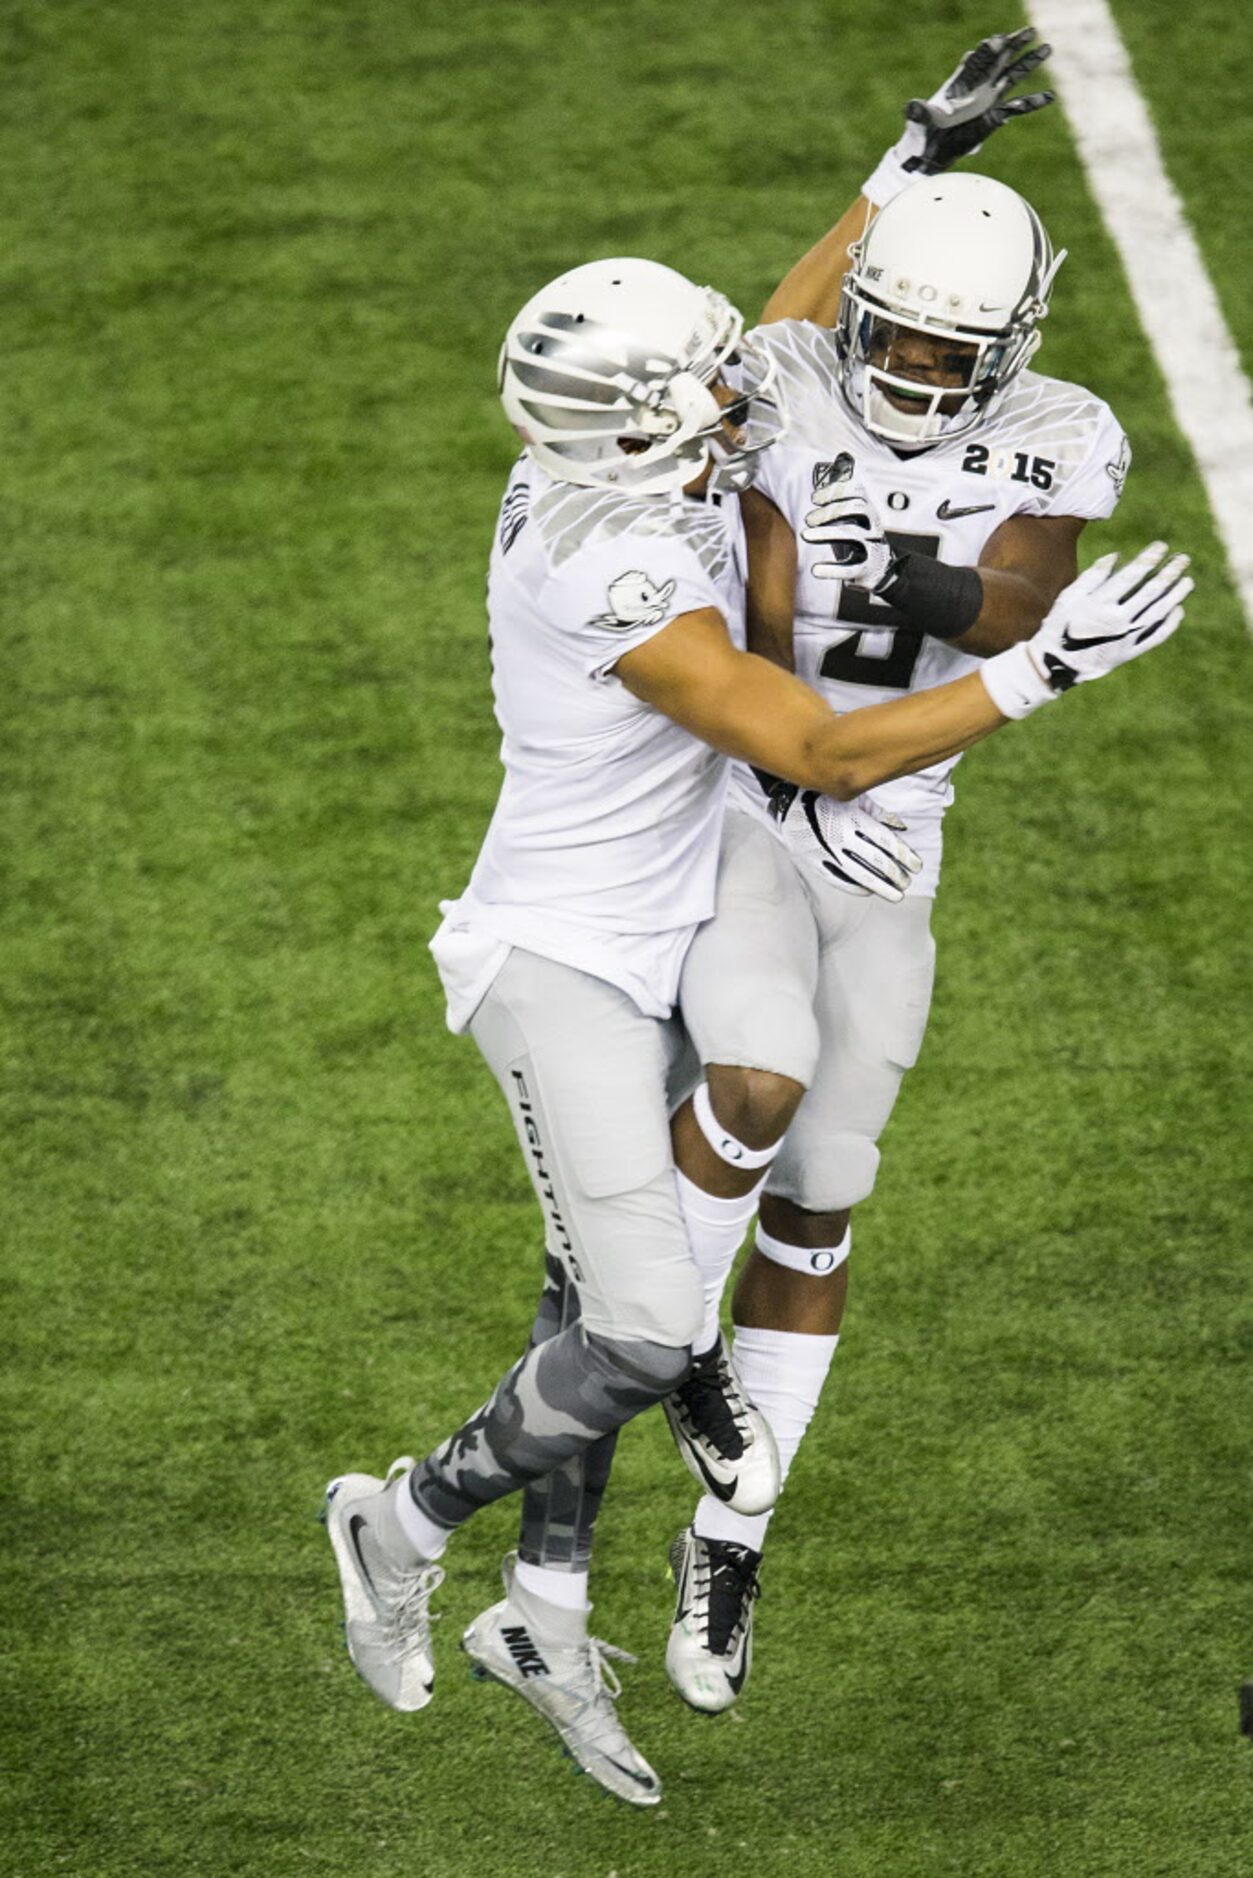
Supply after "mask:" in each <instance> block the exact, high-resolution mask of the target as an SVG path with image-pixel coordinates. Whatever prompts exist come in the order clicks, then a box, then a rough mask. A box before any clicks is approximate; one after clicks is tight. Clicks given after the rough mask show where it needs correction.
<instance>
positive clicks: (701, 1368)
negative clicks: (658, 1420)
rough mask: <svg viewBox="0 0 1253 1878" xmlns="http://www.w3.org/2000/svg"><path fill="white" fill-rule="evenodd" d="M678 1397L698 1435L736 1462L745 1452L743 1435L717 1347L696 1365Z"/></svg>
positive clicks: (733, 1391) (735, 1398) (735, 1394)
mask: <svg viewBox="0 0 1253 1878" xmlns="http://www.w3.org/2000/svg"><path fill="white" fill-rule="evenodd" d="M678 1395H679V1399H680V1401H681V1402H682V1403H683V1406H684V1408H685V1409H686V1410H687V1413H688V1415H689V1417H690V1418H691V1421H692V1424H693V1426H694V1427H695V1428H696V1429H697V1430H698V1432H699V1433H700V1434H702V1435H704V1436H705V1437H706V1439H707V1440H709V1441H711V1442H712V1443H713V1445H714V1446H715V1447H716V1448H717V1450H718V1452H719V1454H724V1455H725V1456H726V1458H727V1459H728V1460H729V1461H738V1460H739V1458H740V1456H741V1454H743V1452H744V1433H743V1430H742V1429H741V1427H740V1424H739V1420H738V1418H737V1416H738V1411H739V1401H738V1391H737V1390H736V1389H735V1387H734V1384H733V1383H732V1381H731V1377H730V1375H729V1373H728V1370H727V1366H726V1363H725V1362H724V1361H723V1358H722V1346H721V1345H720V1344H719V1345H718V1346H717V1347H716V1348H715V1350H714V1351H713V1353H712V1354H711V1355H709V1356H707V1357H703V1358H702V1359H701V1360H700V1362H698V1363H697V1364H696V1365H695V1367H694V1368H693V1370H692V1373H691V1375H690V1376H689V1377H688V1379H687V1381H686V1382H685V1383H684V1384H683V1385H682V1387H681V1388H680V1389H679V1391H678Z"/></svg>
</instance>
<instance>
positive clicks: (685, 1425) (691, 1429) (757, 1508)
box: [662, 1335, 782, 1513]
mask: <svg viewBox="0 0 1253 1878" xmlns="http://www.w3.org/2000/svg"><path fill="white" fill-rule="evenodd" d="M662 1407H663V1408H664V1409H665V1411H666V1420H667V1421H668V1422H669V1424H670V1432H671V1434H672V1435H673V1436H674V1440H675V1445H676V1446H677V1448H678V1450H679V1453H680V1454H681V1455H682V1456H683V1460H684V1462H685V1464H686V1466H687V1468H688V1471H689V1472H690V1473H691V1474H692V1475H693V1477H694V1478H695V1479H696V1480H698V1481H699V1482H700V1484H701V1486H702V1487H704V1488H705V1490H706V1491H707V1492H708V1493H712V1494H713V1495H714V1497H715V1499H718V1500H721V1501H722V1503H723V1505H724V1506H729V1507H730V1508H731V1509H732V1511H733V1512H736V1513H768V1512H769V1510H770V1508H771V1507H772V1506H773V1505H774V1503H775V1501H776V1500H777V1499H778V1497H779V1489H780V1486H781V1485H782V1480H781V1478H780V1473H779V1451H778V1449H777V1448H776V1447H775V1444H774V1436H773V1435H772V1434H771V1432H770V1424H769V1422H768V1421H767V1420H766V1418H765V1416H764V1415H763V1414H762V1413H761V1411H760V1409H757V1408H754V1406H753V1404H752V1403H751V1402H750V1401H749V1399H748V1397H747V1396H746V1395H745V1393H744V1388H743V1385H742V1384H741V1382H740V1379H739V1377H738V1376H737V1375H736V1372H735V1365H734V1363H733V1362H732V1360H731V1352H730V1350H729V1349H728V1347H727V1340H726V1338H725V1337H724V1336H722V1335H719V1337H718V1341H717V1343H716V1344H715V1345H714V1347H713V1349H712V1350H711V1351H709V1353H708V1355H706V1356H702V1357H700V1358H698V1360H697V1361H696V1362H695V1363H694V1364H693V1365H692V1370H691V1374H690V1375H689V1376H688V1379H687V1381H686V1382H685V1383H683V1384H681V1386H680V1387H679V1388H678V1389H676V1390H675V1391H674V1392H673V1394H672V1395H668V1396H667V1397H666V1399H665V1401H664V1402H663V1403H662Z"/></svg>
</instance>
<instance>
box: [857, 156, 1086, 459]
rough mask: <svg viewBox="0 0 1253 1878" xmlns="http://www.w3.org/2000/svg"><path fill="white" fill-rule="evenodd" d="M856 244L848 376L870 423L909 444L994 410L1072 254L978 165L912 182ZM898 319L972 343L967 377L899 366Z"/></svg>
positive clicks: (913, 329)
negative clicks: (951, 378)
mask: <svg viewBox="0 0 1253 1878" xmlns="http://www.w3.org/2000/svg"><path fill="white" fill-rule="evenodd" d="M850 253H851V256H852V261H851V265H850V267H849V271H848V273H847V274H846V276H845V278H844V289H843V294H842V296H841V299H840V310H839V314H838V317H837V321H836V345H837V349H838V353H839V367H838V376H839V380H840V386H841V389H842V391H843V393H844V396H845V398H846V399H847V401H848V403H849V404H850V405H851V407H852V409H853V410H854V412H855V413H856V415H857V416H858V417H859V418H860V419H861V421H862V423H863V424H864V425H865V426H866V428H867V430H870V431H873V432H874V434H875V436H876V437H882V438H884V439H885V440H886V441H887V442H888V443H890V444H892V445H893V446H894V447H895V448H896V449H898V450H900V449H911V448H912V449H925V448H926V447H927V446H928V445H930V444H934V443H939V442H941V441H942V440H944V439H947V438H950V437H960V436H962V435H963V434H964V433H965V432H966V431H969V430H973V429H974V428H975V426H976V425H977V424H980V423H982V422H983V420H984V418H985V417H987V415H988V413H989V411H990V410H991V408H992V406H993V404H994V402H995V400H996V399H997V397H998V396H999V395H1000V393H1001V392H1003V391H1004V389H1005V387H1006V386H1007V385H1008V384H1009V383H1010V382H1011V380H1012V379H1014V378H1015V377H1016V376H1017V374H1018V373H1019V372H1020V371H1021V370H1022V368H1023V366H1024V365H1025V364H1026V363H1027V360H1028V359H1029V358H1031V356H1032V354H1033V353H1034V352H1035V350H1036V347H1037V346H1038V345H1039V343H1040V334H1039V332H1038V331H1037V330H1036V327H1037V324H1038V322H1039V321H1040V320H1042V319H1043V318H1044V315H1045V314H1046V313H1047V312H1048V299H1049V293H1050V290H1051V289H1052V285H1053V281H1054V278H1055V276H1056V274H1057V270H1058V268H1059V267H1060V266H1061V264H1062V262H1063V261H1064V260H1065V258H1066V253H1065V250H1064V249H1063V250H1062V252H1061V253H1060V254H1059V255H1057V257H1056V258H1054V255H1053V249H1052V244H1051V243H1050V241H1049V238H1048V235H1047V234H1046V233H1045V230H1044V224H1043V223H1042V222H1041V220H1040V218H1039V216H1038V215H1037V214H1036V212H1035V210H1034V209H1033V208H1032V207H1031V206H1030V204H1029V203H1026V202H1024V201H1023V199H1022V197H1021V196H1020V195H1017V194H1015V192H1014V191H1013V190H1012V189H1007V188H1006V186H1005V184H1004V183H998V182H995V181H993V179H992V177H990V176H978V175H974V174H972V173H971V172H969V171H966V172H963V173H962V174H960V175H955V176H948V175H945V176H928V177H925V178H923V180H922V181H920V182H916V183H912V184H911V185H910V187H909V188H908V189H906V190H903V191H902V193H901V194H900V195H899V196H897V197H896V198H895V199H894V200H893V201H891V202H889V203H888V204H887V206H886V207H885V208H884V209H883V210H882V211H881V212H880V214H879V215H877V216H876V218H875V220H874V221H873V222H872V223H871V224H870V227H869V228H868V229H867V231H866V233H865V235H863V237H862V239H861V240H860V241H859V242H857V243H856V244H855V245H854V246H853V248H852V249H851V250H850ZM894 329H895V330H896V331H900V330H902V329H903V330H904V331H906V332H909V333H922V334H924V335H926V336H927V337H929V338H934V337H937V336H938V337H941V338H943V339H944V340H947V341H950V342H952V343H954V344H955V345H956V346H957V347H959V348H961V349H962V350H963V352H964V350H965V348H967V347H969V348H971V350H970V353H969V357H968V359H963V373H964V376H963V381H962V382H961V383H959V384H956V385H953V384H949V385H944V386H932V385H927V384H923V383H922V382H921V381H920V379H919V378H917V377H912V376H908V375H904V374H901V373H900V372H893V371H892V369H891V346H892V340H893V337H894ZM876 359H877V360H879V361H880V362H879V363H875V362H874V361H875V360H876ZM889 393H892V394H894V397H890V396H889V395H888V394H889ZM902 399H908V400H909V404H910V408H909V409H907V410H905V409H901V408H900V404H899V403H898V402H896V401H895V400H902ZM958 401H960V402H958ZM955 403H956V404H957V408H956V409H954V408H953V406H954V404H955Z"/></svg>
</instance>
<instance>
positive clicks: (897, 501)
mask: <svg viewBox="0 0 1253 1878" xmlns="http://www.w3.org/2000/svg"><path fill="white" fill-rule="evenodd" d="M888 507H889V508H890V509H897V510H900V509H907V508H908V507H909V497H908V496H907V495H906V494H905V491H904V490H903V489H894V490H893V491H892V493H891V495H890V496H889V497H888Z"/></svg>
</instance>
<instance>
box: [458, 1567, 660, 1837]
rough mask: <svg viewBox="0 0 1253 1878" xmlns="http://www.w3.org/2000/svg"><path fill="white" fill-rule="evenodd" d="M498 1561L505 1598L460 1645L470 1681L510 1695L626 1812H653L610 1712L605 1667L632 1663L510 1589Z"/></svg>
mask: <svg viewBox="0 0 1253 1878" xmlns="http://www.w3.org/2000/svg"><path fill="white" fill-rule="evenodd" d="M514 1562H515V1561H514V1555H513V1554H512V1553H511V1554H510V1555H509V1557H508V1558H507V1559H506V1560H505V1563H504V1569H503V1572H502V1577H503V1579H504V1584H505V1596H504V1598H503V1599H502V1600H501V1602H500V1603H499V1604H493V1605H492V1606H491V1607H490V1609H488V1610H486V1611H483V1612H482V1613H481V1615H480V1616H478V1617H476V1618H475V1620H474V1622H473V1623H472V1624H471V1625H470V1627H469V1629H468V1630H467V1631H466V1633H465V1635H464V1636H463V1637H462V1639H461V1647H462V1649H463V1650H464V1651H465V1652H466V1655H467V1656H468V1657H469V1658H470V1661H471V1663H472V1664H473V1665H474V1674H475V1675H476V1676H479V1677H491V1679H492V1680H493V1681H494V1682H499V1683H503V1684H504V1686H505V1688H506V1689H512V1690H513V1691H514V1692H515V1694H517V1695H520V1696H521V1697H522V1699H523V1701H524V1702H529V1703H530V1705H531V1707H532V1708H533V1709H535V1710H536V1711H537V1713H538V1714H540V1715H542V1716H543V1718H544V1720H545V1721H546V1722H548V1723H549V1725H550V1726H551V1727H552V1728H555V1729H556V1731H557V1733H558V1735H559V1736H560V1737H561V1740H562V1743H563V1745H564V1747H565V1749H566V1752H567V1753H568V1754H569V1755H570V1756H571V1758H572V1759H573V1760H574V1761H575V1762H576V1763H577V1765H578V1766H579V1767H581V1768H582V1769H583V1771H584V1773H587V1774H590V1775H591V1777H592V1779H593V1780H595V1781H597V1782H598V1783H599V1785H600V1786H602V1787H604V1788H605V1790H606V1792H608V1793H612V1794H613V1795H614V1796H615V1798H617V1799H619V1800H625V1801H626V1802H627V1804H628V1805H629V1806H656V1804H657V1802H658V1801H659V1800H660V1798H661V1782H660V1780H659V1779H658V1778H657V1775H656V1774H655V1773H654V1772H653V1770H652V1768H651V1767H650V1766H649V1765H648V1762H647V1761H646V1760H645V1759H644V1757H643V1755H642V1754H639V1753H637V1752H636V1750H635V1748H633V1747H632V1745H631V1742H630V1741H629V1739H628V1738H627V1734H626V1730H625V1729H624V1728H623V1726H622V1723H621V1722H620V1721H619V1720H618V1712H617V1710H616V1708H615V1707H614V1703H615V1702H616V1701H617V1698H618V1696H619V1695H620V1694H621V1692H622V1689H621V1684H620V1683H619V1681H618V1678H617V1676H616V1675H615V1674H614V1672H613V1670H612V1669H611V1667H610V1660H611V1659H613V1660H614V1661H617V1662H623V1663H634V1662H635V1661H636V1658H635V1657H633V1656H631V1655H630V1654H629V1653H628V1652H627V1651H626V1650H617V1649H615V1648H614V1647H613V1645H612V1644H610V1643H602V1642H601V1641H600V1639H599V1638H598V1637H589V1636H588V1635H587V1634H586V1628H585V1620H584V1616H583V1614H582V1613H581V1612H574V1611H566V1610H560V1609H558V1608H557V1607H556V1606H555V1605H550V1604H545V1603H544V1602H543V1600H542V1599H540V1598H536V1597H534V1596H532V1595H531V1594H530V1593H529V1592H527V1591H524V1590H523V1589H522V1588H521V1587H520V1586H519V1585H517V1584H515V1582H514V1577H513V1567H514Z"/></svg>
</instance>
